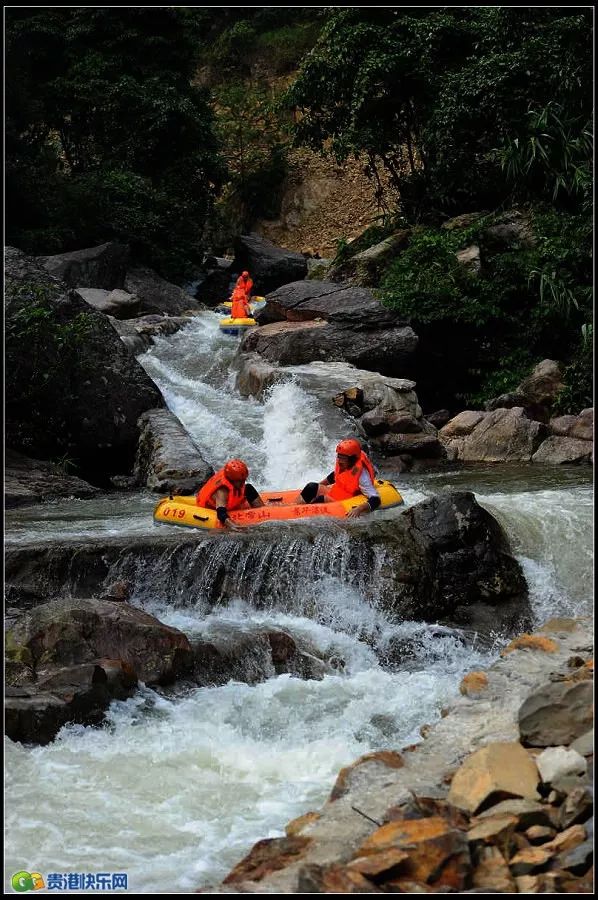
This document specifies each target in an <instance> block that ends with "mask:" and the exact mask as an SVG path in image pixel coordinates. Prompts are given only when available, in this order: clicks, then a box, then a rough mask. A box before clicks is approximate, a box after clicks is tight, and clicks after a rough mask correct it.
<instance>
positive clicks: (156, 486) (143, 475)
mask: <svg viewBox="0 0 598 900" xmlns="http://www.w3.org/2000/svg"><path fill="white" fill-rule="evenodd" d="M139 431H140V436H139V447H138V450H137V458H136V460H135V475H136V476H137V479H138V481H139V483H140V484H143V485H145V486H147V487H148V488H149V489H150V490H151V491H157V492H159V493H162V494H164V493H173V494H192V493H193V492H194V491H197V490H198V489H199V487H201V485H202V484H204V483H205V482H206V481H207V480H208V478H210V476H211V475H213V474H214V470H213V469H212V467H211V466H210V465H209V463H207V462H206V461H205V459H204V458H203V456H202V455H201V452H200V450H199V448H198V447H196V445H195V444H194V443H193V441H192V440H191V438H190V436H189V435H188V433H187V432H186V431H185V429H184V428H183V426H182V424H181V423H180V422H179V420H178V419H177V417H176V416H175V415H174V414H173V413H171V412H170V410H168V409H151V410H148V411H147V412H145V413H143V415H142V416H141V417H140V419H139Z"/></svg>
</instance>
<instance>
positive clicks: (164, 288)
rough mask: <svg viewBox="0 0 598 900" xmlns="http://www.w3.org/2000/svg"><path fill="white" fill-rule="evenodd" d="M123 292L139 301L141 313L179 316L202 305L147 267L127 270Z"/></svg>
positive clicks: (200, 307)
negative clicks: (132, 295)
mask: <svg viewBox="0 0 598 900" xmlns="http://www.w3.org/2000/svg"><path fill="white" fill-rule="evenodd" d="M124 287H125V290H127V291H128V292H129V293H130V294H134V295H135V296H136V297H138V299H139V311H140V312H142V313H157V314H164V313H166V314H167V315H169V316H180V315H182V314H183V313H185V312H186V311H187V310H193V309H202V308H203V305H202V304H201V303H199V301H198V300H197V299H196V298H195V297H192V296H191V294H187V293H186V291H184V290H183V289H182V288H180V287H178V286H177V285H176V284H171V282H170V281H165V280H164V278H162V277H161V276H160V275H158V273H157V272H154V270H153V269H150V268H148V266H135V267H134V268H130V269H128V270H127V274H126V276H125V281H124Z"/></svg>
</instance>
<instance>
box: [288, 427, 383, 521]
mask: <svg viewBox="0 0 598 900" xmlns="http://www.w3.org/2000/svg"><path fill="white" fill-rule="evenodd" d="M375 477H376V476H375V473H374V467H373V465H372V463H371V461H370V459H369V457H368V456H366V454H365V453H364V452H363V450H362V449H361V444H360V443H359V441H357V440H355V439H354V438H349V439H348V440H345V441H341V442H340V444H338V445H337V448H336V466H335V469H334V472H331V473H330V475H327V476H326V478H325V479H324V480H323V481H321V482H320V483H319V484H317V483H316V482H315V481H310V482H309V484H306V485H305V487H304V488H303V490H302V491H301V494H300V495H299V496H300V498H301V500H300V502H301V501H303V503H326V502H328V501H329V500H348V499H349V498H350V497H358V496H359V495H360V494H361V495H362V496H363V497H364V500H365V503H363V504H362V505H360V506H355V507H354V508H353V509H351V510H350V511H349V512H348V513H347V518H349V519H355V518H357V517H358V516H363V515H365V514H366V513H369V512H373V511H374V510H375V509H378V507H379V506H380V503H381V500H380V495H379V494H378V491H377V490H376V488H375V486H374V481H375Z"/></svg>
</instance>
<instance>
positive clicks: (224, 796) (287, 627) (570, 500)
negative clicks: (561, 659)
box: [5, 313, 593, 893]
mask: <svg viewBox="0 0 598 900" xmlns="http://www.w3.org/2000/svg"><path fill="white" fill-rule="evenodd" d="M217 320H218V317H217V316H216V315H215V314H213V313H203V314H202V315H199V316H197V317H196V318H195V319H194V320H193V322H192V323H191V324H190V325H188V326H187V327H185V328H184V329H183V330H181V331H179V332H178V333H176V334H175V335H172V336H169V337H165V338H159V339H158V340H157V341H156V343H155V345H154V346H153V347H152V348H151V349H150V350H149V351H148V352H147V353H146V354H144V356H143V357H141V358H140V362H141V363H142V365H143V366H144V368H145V369H146V371H147V372H148V374H149V375H150V376H151V378H152V379H153V380H154V381H155V382H156V383H157V384H158V385H159V387H160V389H161V390H162V392H163V394H164V397H165V399H166V402H167V404H168V406H169V408H170V409H171V410H172V411H173V412H174V413H175V414H176V415H177V416H178V417H179V419H180V420H181V422H182V423H183V424H184V426H185V428H186V429H187V430H188V431H189V433H190V434H191V435H192V437H193V438H194V440H195V441H196V443H197V444H198V446H199V447H200V448H201V450H202V452H203V454H204V456H205V458H206V459H207V460H209V462H210V463H211V464H212V465H213V466H215V467H217V466H220V465H221V464H222V463H223V462H224V461H226V459H227V458H230V457H231V456H240V457H242V458H244V459H245V460H246V461H247V462H248V464H249V466H250V481H251V482H252V483H253V484H255V486H256V487H257V488H258V489H265V488H293V487H298V486H301V485H302V484H303V483H305V482H306V481H308V480H314V479H318V478H320V477H321V476H322V475H324V474H326V473H327V472H328V471H330V469H331V468H332V465H333V459H334V445H335V443H336V441H337V440H338V439H339V437H341V436H343V435H345V434H346V432H347V421H346V420H345V419H343V417H342V415H341V413H339V411H338V410H336V408H335V407H334V406H333V405H332V404H330V405H326V404H324V403H323V402H322V401H320V400H317V399H315V398H314V397H313V396H309V395H308V394H307V393H306V392H305V391H304V390H303V389H302V388H301V387H299V386H298V385H297V384H296V383H292V382H290V383H286V384H282V385H278V386H276V387H274V388H273V389H272V390H271V392H270V394H269V396H268V397H267V398H266V399H265V401H264V402H263V403H261V402H257V401H255V400H245V399H242V398H241V397H240V396H239V395H238V393H236V391H235V390H234V387H233V385H234V373H233V371H232V368H231V363H232V360H233V356H234V353H235V351H236V348H237V340H236V339H235V338H232V337H225V336H222V335H220V334H219V332H218V329H217ZM590 478H591V476H590V475H588V474H587V472H585V471H582V470H581V469H576V470H572V469H567V470H560V469H559V470H556V469H550V470H548V469H542V468H541V467H533V468H532V467H526V468H523V467H520V468H512V469H509V468H506V467H499V468H498V469H488V470H487V471H478V472H476V473H475V474H474V473H472V472H463V471H461V472H458V473H454V474H450V473H448V474H447V473H444V474H442V475H438V474H437V475H429V476H424V475H422V476H417V477H412V478H407V477H401V479H400V480H399V486H400V489H401V492H402V494H403V496H404V498H405V501H406V504H408V505H410V504H413V503H416V502H418V501H419V500H421V499H423V498H424V497H426V496H429V495H431V494H433V493H435V492H437V491H439V490H443V489H444V488H445V487H446V486H447V485H448V486H453V487H465V488H467V489H470V490H473V491H474V492H475V493H476V496H477V498H478V500H479V502H480V503H481V504H482V505H484V506H485V507H486V508H487V509H488V510H489V511H490V512H491V513H492V514H493V515H495V516H496V517H497V518H498V519H499V521H500V522H501V524H502V525H503V527H504V528H505V530H506V532H507V534H508V535H509V537H510V540H511V542H512V545H513V548H514V552H515V553H516V555H517V557H518V559H519V560H520V562H521V564H522V566H523V569H524V572H525V575H526V578H527V579H528V583H529V585H530V592H531V597H532V603H533V608H534V612H535V615H536V618H537V620H538V622H540V621H542V620H544V619H546V618H548V617H549V616H552V615H555V614H564V615H582V614H587V613H588V612H589V611H590V610H591V595H592V546H593V544H592V508H593V493H592V484H591V480H590ZM156 499H157V498H156V496H150V495H149V494H147V493H139V494H126V495H115V496H110V497H109V498H108V499H106V498H104V499H99V500H85V501H79V502H76V503H73V502H72V501H70V502H68V503H67V502H54V503H48V504H44V505H43V506H40V507H26V508H23V509H20V510H19V509H17V510H11V511H9V512H8V513H7V515H6V528H7V536H6V540H7V542H8V544H18V545H19V546H21V547H24V548H26V547H28V546H31V547H33V546H39V544H40V542H42V543H43V542H44V541H50V540H52V541H56V540H57V539H59V540H64V541H65V542H67V543H68V542H69V541H70V540H73V539H75V538H79V539H80V538H82V537H83V538H93V539H100V538H103V537H110V536H118V535H120V536H127V535H130V536H131V537H132V538H133V537H136V538H137V537H139V536H143V535H150V534H152V533H153V529H154V526H153V525H152V520H151V511H152V508H153V506H154V504H155V502H156ZM385 515H388V516H389V517H391V518H392V516H396V515H400V509H399V510H392V511H388V512H387V513H385ZM360 521H363V520H360ZM40 522H41V523H42V524H43V528H42V529H41V531H40ZM350 527H355V528H359V527H363V526H362V525H360V524H359V523H356V524H355V525H353V526H350ZM322 528H323V529H326V528H328V531H327V532H326V533H325V534H324V533H323V535H322V537H321V540H320V544H319V545H318V547H317V548H316V549H317V552H318V553H319V554H320V556H319V557H318V556H317V555H314V556H313V557H311V558H310V559H311V560H312V561H311V562H310V565H309V566H308V567H307V568H306V569H305V570H303V571H302V575H301V577H302V579H303V584H302V590H301V592H300V602H293V603H288V602H285V596H286V595H285V591H287V588H286V586H285V585H284V580H282V588H281V592H280V595H278V594H274V595H273V597H274V599H272V601H271V602H270V603H268V604H266V605H265V606H263V607H260V608H259V609H257V608H256V607H255V605H254V604H253V603H252V604H249V603H248V602H247V596H248V594H247V592H245V593H243V592H242V591H241V590H240V591H239V594H240V595H239V597H238V598H237V599H235V600H233V601H232V602H230V603H228V604H227V605H226V606H216V607H214V608H212V609H211V611H210V612H209V613H208V614H206V611H205V609H202V604H201V596H197V595H194V599H193V603H189V604H187V605H185V604H184V603H176V604H173V603H172V602H171V597H170V595H169V591H168V589H167V586H166V585H165V586H164V589H163V590H159V591H158V590H157V589H156V588H155V586H154V588H153V591H154V593H152V592H151V591H149V590H147V589H146V588H145V587H144V585H143V583H142V579H141V576H140V581H139V584H138V585H137V588H136V594H135V596H134V598H133V602H138V603H139V604H141V605H143V607H144V608H145V609H147V610H148V611H149V612H152V613H154V614H155V615H157V616H158V617H159V618H160V619H161V620H162V621H164V622H166V623H168V624H169V625H173V626H175V627H177V628H179V629H181V630H183V631H184V632H185V633H187V634H188V635H201V636H203V637H205V638H207V639H209V638H210V636H211V635H213V634H218V633H222V630H223V629H237V630H241V631H242V630H243V629H251V628H256V627H261V626H264V627H268V628H280V629H282V630H284V631H287V632H288V633H289V634H291V635H292V636H293V637H294V639H295V640H296V641H297V642H298V644H300V645H301V646H302V647H303V648H306V649H307V650H309V649H310V648H311V649H312V650H313V651H314V653H317V655H319V656H323V657H330V656H338V657H342V659H343V660H344V661H345V669H344V671H343V673H342V674H330V675H326V676H325V677H324V678H323V679H322V680H320V681H304V680H300V679H299V678H294V677H290V676H289V675H282V676H278V677H276V676H275V675H274V674H273V675H272V677H270V678H268V679H267V680H265V681H263V682H262V683H257V684H244V683H240V682H234V681H233V682H229V683H228V684H226V685H225V686H223V687H216V688H201V689H198V688H191V687H188V688H186V689H185V690H184V691H182V692H178V693H177V691H172V692H170V693H169V692H166V691H162V692H160V693H158V692H156V691H153V690H151V689H149V688H145V687H144V688H142V689H141V690H140V691H139V693H138V694H137V695H136V696H135V697H134V698H132V699H130V700H128V701H125V702H118V703H113V704H112V706H111V708H110V711H109V715H108V722H107V724H106V726H105V727H102V728H91V727H82V726H71V727H65V728H63V729H62V731H61V732H60V734H59V735H58V737H57V739H56V740H55V741H54V742H53V743H52V744H50V745H48V746H46V747H30V746H22V745H21V744H19V743H14V742H12V741H10V740H9V739H6V740H5V750H6V763H5V772H6V785H5V789H6V793H5V815H6V827H5V838H6V842H5V891H7V890H8V891H10V887H9V886H10V879H11V876H12V875H13V874H14V873H15V872H17V871H20V870H25V871H27V872H40V873H42V875H44V876H47V874H48V873H86V872H87V873H98V872H103V873H110V872H124V873H127V876H128V887H129V891H132V892H138V893H193V892H194V891H195V890H196V889H198V888H202V887H203V888H205V887H208V886H209V885H210V884H214V883H215V882H217V881H218V880H219V879H221V878H222V877H223V876H224V875H225V874H226V873H227V871H228V870H229V869H230V868H231V867H232V866H233V865H234V864H235V863H236V862H238V861H239V860H240V859H241V857H242V856H243V855H244V854H245V853H246V852H247V851H248V850H249V848H250V847H251V846H252V844H253V843H254V842H255V841H256V840H259V839H261V838H266V837H273V836H279V835H281V834H283V833H284V825H285V824H286V823H287V822H288V821H289V820H290V819H291V818H293V817H295V816H298V815H301V814H302V813H305V812H307V811H308V810H310V809H317V808H318V807H319V806H321V805H322V803H323V802H324V801H325V799H326V797H327V796H328V794H329V792H330V789H331V787H332V785H333V783H334V780H335V778H336V775H337V773H338V770H339V769H340V768H341V767H342V766H344V765H346V764H347V763H349V762H351V761H353V760H354V759H355V758H356V757H358V756H360V755H361V754H363V753H366V752H369V751H371V750H377V749H383V748H395V749H398V748H400V747H401V746H404V745H406V744H408V743H412V742H415V741H417V740H419V739H420V738H419V728H420V726H421V725H423V724H424V723H428V722H433V721H434V720H436V719H437V718H438V717H439V716H440V710H441V708H442V707H443V706H444V705H446V704H447V702H449V701H450V699H451V697H453V696H454V695H455V694H456V692H457V689H458V685H459V682H460V680H461V678H462V676H463V674H465V673H466V672H467V671H470V670H472V669H479V668H485V667H487V666H489V665H490V664H491V663H492V661H493V660H494V659H495V658H496V655H497V652H498V651H497V648H496V647H493V646H491V645H490V644H489V642H487V641H486V642H485V643H484V645H481V644H480V645H478V644H477V643H476V641H475V640H474V641H473V642H472V641H467V642H465V643H464V641H463V639H462V638H461V636H460V635H458V634H457V633H455V632H453V631H452V630H450V629H448V628H444V629H442V628H434V627H433V626H427V625H423V624H420V623H414V622H397V621H393V620H392V619H391V618H390V617H389V616H388V615H387V614H385V613H383V612H382V611H381V610H380V609H379V608H377V607H376V604H375V603H372V602H371V601H370V600H369V599H368V598H367V597H366V596H365V595H366V594H368V593H369V595H370V596H374V597H375V592H376V586H377V579H378V577H379V576H378V574H377V572H376V566H375V558H373V562H372V563H371V565H372V570H371V571H370V572H364V573H360V575H361V581H359V579H357V580H354V581H353V582H351V584H349V581H348V578H345V577H344V575H343V569H342V566H341V565H340V563H339V566H338V567H337V568H335V566H334V565H333V564H330V560H329V559H328V557H329V556H330V555H332V557H333V559H334V554H335V553H336V554H337V557H336V558H338V560H340V561H342V560H343V559H344V557H343V546H344V544H343V542H344V541H345V542H346V531H344V530H343V529H341V528H339V527H338V526H336V527H334V526H325V525H322ZM271 533H272V546H271V547H270V548H269V551H270V556H269V563H270V566H275V565H276V560H277V545H276V529H271ZM181 534H182V536H181V540H185V533H184V532H182V533H181ZM324 553H326V554H328V556H327V558H326V560H328V565H326V564H325V563H326V560H325V559H324V556H323V554H324ZM318 560H319V561H318ZM283 574H284V573H283V572H282V571H281V578H282V575H283ZM206 577H209V572H208V573H207V574H206ZM154 585H155V582H154ZM359 585H361V588H360V587H359ZM295 588H296V586H292V585H290V586H289V588H288V590H289V591H290V592H292V591H293V590H295ZM200 593H201V589H200V588H198V589H197V591H196V594H200ZM297 596H299V594H298V595H297ZM397 640H399V641H406V642H407V643H408V644H409V646H410V648H411V655H410V657H409V659H408V660H407V662H406V663H405V664H404V665H402V666H396V665H395V666H387V665H385V663H384V649H385V647H388V646H390V644H391V643H392V642H393V641H397Z"/></svg>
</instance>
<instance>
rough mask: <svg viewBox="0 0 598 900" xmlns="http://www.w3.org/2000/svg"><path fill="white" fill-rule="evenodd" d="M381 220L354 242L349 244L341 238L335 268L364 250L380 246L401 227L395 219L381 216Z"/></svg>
mask: <svg viewBox="0 0 598 900" xmlns="http://www.w3.org/2000/svg"><path fill="white" fill-rule="evenodd" d="M380 219H381V221H380V222H377V223H374V224H373V225H370V226H369V227H368V228H366V230H365V231H364V232H362V234H360V235H359V237H357V238H355V240H353V241H350V242H349V241H347V240H346V239H345V238H339V240H338V241H337V248H336V254H335V257H334V265H335V266H338V265H340V264H341V263H344V262H346V261H347V260H348V259H350V258H351V257H352V256H355V254H356V253H361V252H362V251H363V250H367V249H368V247H373V246H374V244H379V243H380V241H383V240H384V238H387V237H389V235H391V234H392V233H393V231H396V229H397V228H398V227H399V224H398V221H397V219H396V218H394V217H393V218H389V217H388V216H381V217H380Z"/></svg>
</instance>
